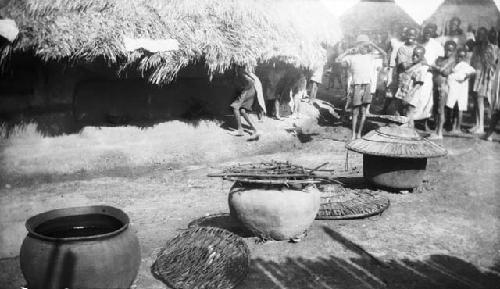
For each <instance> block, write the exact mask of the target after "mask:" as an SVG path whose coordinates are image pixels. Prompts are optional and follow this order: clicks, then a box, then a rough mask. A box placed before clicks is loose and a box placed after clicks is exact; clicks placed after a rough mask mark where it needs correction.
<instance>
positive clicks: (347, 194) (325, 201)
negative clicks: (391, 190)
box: [316, 185, 390, 220]
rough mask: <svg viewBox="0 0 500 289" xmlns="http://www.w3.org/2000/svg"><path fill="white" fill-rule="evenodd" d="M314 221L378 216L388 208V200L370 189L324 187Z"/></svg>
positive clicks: (336, 186)
mask: <svg viewBox="0 0 500 289" xmlns="http://www.w3.org/2000/svg"><path fill="white" fill-rule="evenodd" d="M320 190H321V192H322V193H321V205H320V209H319V211H318V214H317V215H316V220H348V219H360V218H366V217H370V216H374V215H379V214H381V213H382V212H383V211H385V210H386V209H387V208H388V207H389V204H390V202H389V199H388V198H386V197H383V196H381V195H380V194H378V193H377V191H373V190H370V189H349V188H344V187H342V186H340V185H324V186H321V187H320Z"/></svg>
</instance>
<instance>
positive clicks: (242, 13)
mask: <svg viewBox="0 0 500 289" xmlns="http://www.w3.org/2000/svg"><path fill="white" fill-rule="evenodd" d="M321 5H322V4H321V1H317V0H296V1H284V0H279V1H265V0H251V1H248V0H231V1H216V0H169V1H164V0H99V1H88V0H87V1H81V0H80V1H79V0H76V1H74V0H17V1H10V3H9V4H7V5H6V6H5V7H3V8H2V9H0V18H8V19H13V20H15V21H16V24H17V25H18V27H19V30H20V35H19V37H18V38H17V39H16V40H15V41H14V42H12V43H6V41H4V40H3V41H2V46H1V50H0V63H1V64H2V67H3V70H4V78H5V75H7V76H9V75H10V76H12V75H14V76H12V77H14V78H15V73H14V72H15V70H16V69H20V67H22V65H21V64H20V63H21V62H16V61H17V60H18V59H19V58H21V56H22V58H23V59H24V60H25V61H24V63H25V64H26V63H29V64H30V65H31V64H33V63H36V65H35V66H36V67H37V69H31V68H30V67H28V68H27V69H25V70H24V71H23V74H17V75H18V76H19V75H20V77H21V78H25V79H29V78H36V79H38V80H40V79H42V80H43V82H44V83H41V84H40V83H38V84H35V85H34V86H33V87H34V90H37V89H38V88H40V87H42V88H43V89H45V90H52V92H50V93H48V94H49V96H45V99H47V98H50V97H52V96H53V95H55V94H58V95H61V94H64V96H61V99H62V100H61V102H68V100H69V99H73V98H74V97H75V95H78V96H79V97H80V98H82V97H87V96H88V97H92V96H94V97H95V98H97V99H96V101H103V97H104V95H103V94H107V95H106V97H107V98H109V99H113V100H110V104H109V105H108V106H113V103H114V102H116V101H118V100H120V101H121V102H123V101H124V100H125V99H127V98H128V97H129V95H130V94H140V95H139V96H137V95H135V96H134V95H130V98H134V97H135V98H136V100H135V101H136V102H137V97H142V98H144V99H145V102H146V103H149V105H150V106H153V107H158V106H157V105H155V104H154V102H155V99H157V98H158V99H159V98H163V99H162V100H158V101H159V102H160V103H162V104H164V105H165V106H168V107H176V105H177V107H176V109H175V111H174V109H171V110H172V111H171V112H170V113H175V114H180V111H184V112H185V111H187V110H189V106H193V105H199V103H200V102H210V103H217V102H219V105H226V104H227V103H228V102H230V98H231V96H229V100H228V96H227V94H231V92H232V91H231V87H230V84H231V80H230V79H228V77H229V78H230V74H228V73H227V72H228V71H231V69H232V67H233V65H235V64H243V65H256V64H258V63H265V62H270V61H280V62H284V63H288V64H291V65H293V66H295V67H297V68H298V67H302V68H305V69H308V68H309V69H314V68H315V67H316V66H318V65H322V63H324V59H325V49H324V47H325V45H328V44H333V43H334V42H335V41H337V39H338V38H339V37H340V32H339V29H338V26H337V25H336V21H335V19H334V17H333V16H332V15H330V14H329V13H328V11H327V9H324V8H323V7H322V6H321ZM130 38H132V39H144V38H146V39H152V40H160V39H163V40H175V41H176V42H177V43H178V49H173V50H170V51H161V52H151V51H146V50H144V49H138V50H134V51H127V48H126V46H125V40H126V39H130ZM26 58H29V59H30V60H29V61H26ZM33 70H34V71H38V72H37V73H36V74H35V75H33V76H29V77H28V76H26V73H27V72H29V71H33ZM5 73H7V74H5ZM69 75H72V76H73V79H71V80H69V79H66V78H68V77H69ZM117 75H118V76H117ZM214 75H215V78H214V80H213V81H212V82H210V81H211V80H212V76H214ZM228 75H229V76H228ZM12 77H11V78H12ZM124 78H126V79H128V80H130V79H134V81H128V80H127V81H128V82H127V83H126V85H125V86H129V88H122V89H119V90H118V91H116V89H115V88H110V82H109V80H112V81H113V82H118V84H116V85H114V86H117V87H120V86H121V87H123V85H124V83H123V81H122V79H124ZM186 79H188V80H189V79H191V80H190V81H191V82H190V83H185V82H183V81H184V80H186ZM215 79H218V80H215ZM144 80H147V83H146V81H144ZM132 82H135V83H136V84H133V83H132ZM188 82H189V81H188ZM86 83H89V84H88V85H86ZM155 85H163V86H164V88H159V87H158V86H155ZM0 86H5V83H3V84H0ZM50 86H54V87H56V88H50ZM61 86H67V87H65V88H64V89H61ZM132 88H133V89H132ZM186 89H187V91H186ZM221 89H222V90H225V91H221ZM11 91H12V89H11ZM134 91H135V92H134ZM33 94H35V95H37V93H36V92H34V93H33ZM42 94H45V95H47V93H42ZM87 94H88V95H87ZM51 95H52V96H51ZM109 95H113V97H108V96H109ZM186 95H187V96H186ZM189 95H190V96H192V97H189ZM221 95H225V96H224V97H222V96H221ZM68 96H70V97H68ZM193 97H194V98H197V99H194V100H193ZM1 98H3V96H0V99H1ZM42 98H44V97H42ZM56 98H57V97H56ZM114 98H116V99H114ZM211 98H219V99H217V100H214V99H211ZM99 99H100V100H99ZM198 100H199V101H198ZM180 103H183V105H184V106H186V107H184V108H182V109H181V108H179V107H178V105H180ZM89 105H90V104H89ZM131 109H132V110H134V111H135V110H137V105H132V107H131ZM213 109H214V108H212V110H213ZM219 110H220V107H219Z"/></svg>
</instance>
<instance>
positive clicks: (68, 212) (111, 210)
mask: <svg viewBox="0 0 500 289" xmlns="http://www.w3.org/2000/svg"><path fill="white" fill-rule="evenodd" d="M87 214H101V215H106V216H110V217H113V218H115V219H117V220H118V221H120V222H121V223H122V224H123V225H122V226H121V227H120V228H118V229H116V230H114V231H112V232H109V233H106V234H97V235H92V236H83V237H69V238H54V237H49V236H45V235H43V234H40V233H37V232H35V229H36V228H37V227H38V226H39V225H41V224H43V223H45V222H47V221H50V220H52V219H55V218H58V217H69V216H79V215H87ZM129 224H130V219H129V217H128V215H127V214H126V213H125V212H123V211H122V210H120V209H118V208H115V207H111V206H105V205H97V206H82V207H68V208H62V209H55V210H50V211H47V212H44V213H40V214H38V215H35V216H32V217H30V218H29V219H28V220H27V221H26V223H25V227H26V230H28V235H30V236H33V237H36V238H38V239H42V240H47V241H56V242H72V241H90V240H96V239H102V238H108V237H112V236H115V235H118V234H120V233H121V232H123V231H125V230H126V229H127V228H128V226H129Z"/></svg>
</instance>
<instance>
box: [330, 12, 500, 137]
mask: <svg viewBox="0 0 500 289" xmlns="http://www.w3.org/2000/svg"><path fill="white" fill-rule="evenodd" d="M437 29H438V27H437V25H435V24H433V23H428V24H426V25H425V26H424V27H423V29H422V30H421V31H418V30H417V29H415V28H411V27H409V28H403V27H402V28H401V29H400V31H399V33H398V34H399V35H395V37H392V38H391V39H390V47H389V49H388V50H387V52H386V51H384V50H383V49H381V48H379V47H377V46H376V45H375V44H374V43H373V42H371V41H370V40H369V39H368V36H366V35H359V36H358V38H357V39H356V44H355V45H354V47H353V48H351V49H348V50H346V51H345V52H344V53H342V54H340V55H339V56H338V57H337V60H336V61H337V62H338V63H342V65H344V66H346V67H348V70H349V81H348V83H349V84H348V100H349V101H348V103H349V105H350V106H351V107H352V130H353V134H352V138H353V139H355V138H359V137H361V132H362V130H363V125H364V122H365V118H366V114H367V112H368V110H369V107H370V104H371V101H372V95H373V93H374V83H375V82H376V81H377V80H376V78H377V75H376V73H375V74H374V71H377V64H376V62H375V60H376V59H377V58H380V55H382V56H383V58H384V59H387V60H388V68H387V70H388V71H386V72H387V73H386V75H387V80H386V86H385V96H386V98H385V104H384V108H383V111H382V113H384V114H387V111H388V109H389V107H392V108H393V110H394V111H395V114H398V115H404V116H406V117H407V118H408V125H409V126H411V127H413V126H414V124H415V121H422V122H423V125H424V126H425V129H426V130H430V125H429V120H430V119H433V120H434V124H435V133H433V134H432V137H433V138H436V139H440V138H442V137H443V126H444V123H445V121H451V123H452V127H453V130H454V131H456V132H458V131H460V130H461V127H462V113H463V112H464V111H466V110H467V109H468V99H469V95H471V96H472V98H473V99H474V112H475V118H476V123H475V126H474V127H473V128H472V129H470V130H469V132H470V133H475V134H484V136H485V138H487V139H490V138H491V134H492V132H493V130H494V127H495V125H496V122H497V121H498V119H499V117H500V115H499V110H500V103H499V85H500V81H499V77H500V74H499V69H500V64H499V63H498V58H499V56H500V49H499V48H498V46H497V43H498V41H497V40H498V33H496V32H494V33H491V31H490V30H488V29H486V28H484V27H480V28H479V29H477V31H473V30H472V29H471V28H470V29H469V31H468V32H466V33H464V31H463V30H461V29H460V19H458V18H456V17H455V18H453V19H452V20H451V21H450V25H449V27H448V28H447V29H446V32H445V33H444V35H438V34H437ZM419 32H420V33H419ZM379 71H380V70H379ZM485 100H487V102H488V104H489V105H490V111H491V112H493V116H492V119H491V122H490V125H489V130H488V131H487V132H486V134H485V131H484V108H485ZM358 118H359V127H357V124H358Z"/></svg>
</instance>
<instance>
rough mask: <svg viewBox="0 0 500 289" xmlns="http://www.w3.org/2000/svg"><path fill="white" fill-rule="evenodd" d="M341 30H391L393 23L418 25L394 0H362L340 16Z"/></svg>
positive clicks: (345, 31)
mask: <svg viewBox="0 0 500 289" xmlns="http://www.w3.org/2000/svg"><path fill="white" fill-rule="evenodd" d="M340 21H341V25H342V31H343V32H344V33H346V34H347V33H353V32H357V31H375V30H376V31H386V32H388V31H391V27H392V26H393V25H394V23H399V24H400V25H406V26H410V27H418V24H417V22H415V20H413V18H412V17H411V16H410V15H408V14H407V13H406V12H405V11H404V10H403V9H402V8H401V7H399V6H398V5H397V4H395V3H394V1H373V0H369V1H362V2H359V3H357V4H356V5H354V6H352V7H351V8H350V9H349V10H347V11H346V12H345V13H344V14H343V15H342V16H341V18H340Z"/></svg>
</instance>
